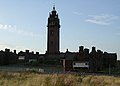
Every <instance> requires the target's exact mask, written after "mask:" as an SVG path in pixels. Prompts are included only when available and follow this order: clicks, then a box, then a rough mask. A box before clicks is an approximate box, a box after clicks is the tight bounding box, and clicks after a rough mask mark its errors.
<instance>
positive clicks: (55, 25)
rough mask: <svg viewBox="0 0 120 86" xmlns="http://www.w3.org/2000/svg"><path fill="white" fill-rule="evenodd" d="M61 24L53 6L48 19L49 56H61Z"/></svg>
mask: <svg viewBox="0 0 120 86" xmlns="http://www.w3.org/2000/svg"><path fill="white" fill-rule="evenodd" d="M59 28H60V22H59V18H58V14H57V12H56V10H55V6H53V10H52V11H51V12H50V14H49V17H48V25H47V31H48V33H47V54H53V55H54V54H59V52H60V51H59V40H60V39H59V37H60V36H59V35H60V34H59V32H60V30H59Z"/></svg>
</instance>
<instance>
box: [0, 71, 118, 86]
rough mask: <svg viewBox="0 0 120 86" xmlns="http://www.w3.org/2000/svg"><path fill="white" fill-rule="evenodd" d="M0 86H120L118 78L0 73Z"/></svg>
mask: <svg viewBox="0 0 120 86" xmlns="http://www.w3.org/2000/svg"><path fill="white" fill-rule="evenodd" d="M0 86H120V77H113V76H93V75H81V76H80V75H75V74H39V73H34V72H16V73H12V72H0Z"/></svg>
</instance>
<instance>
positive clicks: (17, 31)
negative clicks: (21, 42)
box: [0, 24, 39, 37]
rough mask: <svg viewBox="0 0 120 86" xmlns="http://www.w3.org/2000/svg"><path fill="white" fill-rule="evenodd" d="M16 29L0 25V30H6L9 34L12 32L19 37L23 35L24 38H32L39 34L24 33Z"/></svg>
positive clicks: (12, 26)
mask: <svg viewBox="0 0 120 86" xmlns="http://www.w3.org/2000/svg"><path fill="white" fill-rule="evenodd" d="M16 28H17V27H16V26H15V25H6V24H0V30H7V31H9V32H14V33H17V34H19V35H24V36H32V37H38V36H39V34H36V33H33V32H30V31H24V30H19V29H16Z"/></svg>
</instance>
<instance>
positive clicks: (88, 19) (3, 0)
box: [0, 0, 120, 59]
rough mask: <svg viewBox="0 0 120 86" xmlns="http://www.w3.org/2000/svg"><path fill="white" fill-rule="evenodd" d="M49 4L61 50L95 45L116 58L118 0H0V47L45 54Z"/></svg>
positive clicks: (118, 47) (119, 42)
mask: <svg viewBox="0 0 120 86" xmlns="http://www.w3.org/2000/svg"><path fill="white" fill-rule="evenodd" d="M53 4H55V6H56V10H57V12H58V14H59V18H60V24H61V28H60V40H61V42H60V51H61V52H65V51H66V49H67V48H68V49H69V50H70V51H74V52H77V51H78V47H79V46H81V45H83V46H84V47H85V48H89V49H90V50H91V47H92V46H95V47H96V48H97V49H100V50H102V51H107V52H110V53H111V52H113V53H114V52H116V53H117V55H118V59H120V11H119V8H120V5H119V4H120V0H57V1H55V0H0V50H4V49H5V48H10V49H11V50H14V49H16V50H17V51H20V50H22V51H24V50H26V49H30V51H39V52H40V53H45V51H46V49H47V44H46V42H47V40H46V39H47V34H46V33H47V27H46V25H47V18H48V15H49V12H50V11H51V10H52V7H53Z"/></svg>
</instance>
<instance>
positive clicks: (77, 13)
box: [73, 12, 82, 15]
mask: <svg viewBox="0 0 120 86" xmlns="http://www.w3.org/2000/svg"><path fill="white" fill-rule="evenodd" d="M73 14H75V15H82V13H79V12H73Z"/></svg>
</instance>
